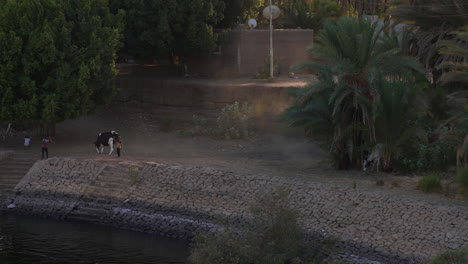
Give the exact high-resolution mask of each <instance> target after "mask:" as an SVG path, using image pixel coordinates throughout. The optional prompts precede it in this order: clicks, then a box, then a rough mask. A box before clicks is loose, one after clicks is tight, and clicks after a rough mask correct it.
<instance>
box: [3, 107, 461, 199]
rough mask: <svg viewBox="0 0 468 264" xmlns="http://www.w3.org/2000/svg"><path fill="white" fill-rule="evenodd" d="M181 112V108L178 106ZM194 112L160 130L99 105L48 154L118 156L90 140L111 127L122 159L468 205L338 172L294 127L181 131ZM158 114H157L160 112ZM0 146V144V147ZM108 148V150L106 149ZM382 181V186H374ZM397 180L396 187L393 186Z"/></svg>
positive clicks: (61, 131)
mask: <svg viewBox="0 0 468 264" xmlns="http://www.w3.org/2000/svg"><path fill="white" fill-rule="evenodd" d="M179 111H180V110H179ZM196 113H197V111H193V110H191V111H184V113H181V114H180V116H181V117H182V118H180V116H179V119H178V120H179V121H178V122H180V124H178V125H179V127H175V128H174V131H172V132H170V133H164V132H161V131H160V129H159V126H160V121H159V120H160V119H159V117H160V114H161V111H160V109H153V110H149V111H148V110H145V111H144V110H142V109H141V108H140V107H139V106H137V105H133V106H131V105H114V106H112V107H109V108H103V109H100V110H99V111H98V112H97V114H94V115H91V116H88V117H82V118H79V119H76V120H70V121H66V122H63V123H61V124H59V125H58V126H57V137H56V138H55V141H54V143H52V144H51V145H50V147H49V148H50V150H49V152H50V156H58V157H80V158H85V159H106V160H108V159H117V156H116V154H115V152H114V155H112V156H108V155H98V154H96V151H95V149H94V146H93V144H92V142H94V141H95V139H96V137H97V134H98V133H100V132H103V131H110V130H115V131H117V132H118V133H119V134H120V135H122V141H123V146H124V149H123V151H122V157H121V158H120V159H123V160H128V161H142V160H147V161H154V162H161V163H169V164H186V165H190V166H210V167H216V168H220V169H224V170H230V171H236V172H240V173H250V174H266V175H276V176H282V177H298V178H301V179H304V178H305V179H308V180H310V181H316V182H321V183H327V184H330V185H333V186H347V187H350V188H354V187H355V188H356V189H359V190H362V191H363V192H391V193H392V194H394V195H396V196H404V197H408V199H412V200H414V201H415V202H418V201H429V202H431V203H436V204H442V205H445V204H458V205H468V202H467V201H458V200H454V199H451V198H447V197H444V195H443V194H430V195H429V194H423V193H420V192H419V191H417V190H415V188H416V185H417V181H418V179H419V177H409V176H395V175H390V174H379V175H376V174H372V175H366V174H364V173H363V172H361V171H336V170H334V169H332V168H331V167H330V166H329V164H330V163H329V162H328V161H327V160H326V158H327V155H326V153H325V152H324V151H323V150H321V149H320V148H319V147H318V146H317V145H316V144H315V143H313V142H310V141H309V140H308V139H307V138H305V137H303V136H302V135H301V132H300V131H299V130H292V129H289V128H285V127H282V126H281V125H278V124H277V125H275V126H272V127H271V128H270V130H269V131H266V132H263V133H262V134H261V135H258V136H257V137H254V138H252V139H249V140H232V141H226V140H218V139H212V138H208V137H191V136H186V135H180V134H179V133H177V131H176V130H177V129H178V128H181V127H183V121H180V120H184V116H185V120H190V116H191V115H192V114H196ZM158 114H159V115H158ZM21 141H22V139H16V140H15V141H12V142H9V143H10V144H9V145H10V148H11V147H13V148H14V149H16V150H17V151H24V150H22V147H21V144H22V143H21ZM39 141H40V139H38V138H33V139H32V148H31V149H30V150H27V151H37V157H38V159H39V158H40V148H39ZM0 148H1V147H0ZM106 151H108V149H107V148H106ZM378 179H382V180H384V181H385V186H376V181H377V180H378ZM392 183H397V184H398V185H399V186H398V187H392V186H391V185H392Z"/></svg>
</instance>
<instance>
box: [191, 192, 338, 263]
mask: <svg viewBox="0 0 468 264" xmlns="http://www.w3.org/2000/svg"><path fill="white" fill-rule="evenodd" d="M287 195H288V192H287V191H286V190H284V189H280V190H277V191H275V192H271V193H268V194H266V195H264V196H263V197H261V198H260V199H259V200H258V201H257V202H256V204H255V205H253V206H252V208H251V213H252V216H253V219H252V221H251V222H250V223H249V224H248V225H245V226H244V227H243V228H241V230H240V232H239V230H237V231H234V228H227V229H226V230H225V231H222V232H220V233H218V234H214V235H207V234H204V235H198V236H197V237H196V238H195V242H194V245H193V248H192V252H191V255H190V261H191V262H193V263H195V264H198V263H200V264H201V263H203V264H205V263H228V264H229V263H246V264H247V263H256V264H285V263H320V261H322V260H324V259H325V258H327V256H329V254H331V251H332V249H333V247H334V243H333V242H332V241H331V240H326V241H324V242H322V243H317V244H314V245H311V244H308V243H307V242H306V240H305V239H304V237H303V230H302V229H301V227H300V226H299V223H298V219H297V211H296V210H294V209H292V208H290V207H289V206H288V205H287V199H286V197H287Z"/></svg>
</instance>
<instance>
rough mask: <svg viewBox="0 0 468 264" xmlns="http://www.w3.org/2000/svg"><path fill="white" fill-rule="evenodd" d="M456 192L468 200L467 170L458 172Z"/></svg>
mask: <svg viewBox="0 0 468 264" xmlns="http://www.w3.org/2000/svg"><path fill="white" fill-rule="evenodd" d="M457 192H458V195H459V197H461V198H462V199H468V169H460V170H459V171H458V175H457ZM467 263H468V262H467Z"/></svg>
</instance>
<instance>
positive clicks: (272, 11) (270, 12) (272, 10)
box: [263, 0, 281, 78]
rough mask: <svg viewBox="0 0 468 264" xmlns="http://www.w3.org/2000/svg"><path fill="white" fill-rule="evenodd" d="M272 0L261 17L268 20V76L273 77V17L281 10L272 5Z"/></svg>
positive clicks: (277, 15)
mask: <svg viewBox="0 0 468 264" xmlns="http://www.w3.org/2000/svg"><path fill="white" fill-rule="evenodd" d="M272 2H273V1H272V0H270V4H269V5H268V6H267V7H265V9H264V10H263V17H265V18H266V19H269V20H270V78H273V77H274V76H273V70H274V67H273V66H274V65H273V64H274V61H273V19H276V18H278V17H279V15H280V14H281V10H280V9H279V8H278V7H277V6H275V5H273V3H272Z"/></svg>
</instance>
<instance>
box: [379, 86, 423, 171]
mask: <svg viewBox="0 0 468 264" xmlns="http://www.w3.org/2000/svg"><path fill="white" fill-rule="evenodd" d="M376 86H377V91H378V93H379V103H378V104H377V105H376V107H377V109H376V111H375V112H376V121H375V123H376V125H375V126H376V135H377V141H378V142H379V143H382V144H383V149H382V152H383V161H384V169H385V170H390V168H391V167H392V162H393V159H395V158H398V157H401V156H402V154H403V153H401V150H402V145H403V144H405V143H406V142H408V140H409V139H411V138H413V137H415V136H416V137H419V138H420V139H424V137H425V136H426V134H425V131H424V130H423V129H422V128H421V127H419V126H417V125H416V122H414V121H416V120H417V119H418V117H420V116H422V115H424V114H425V112H426V109H427V106H426V102H425V100H424V96H423V95H422V92H421V88H422V87H419V86H418V85H415V84H412V83H409V82H407V81H400V80H397V81H388V80H385V79H384V78H381V79H380V80H379V81H377V82H376ZM409 86H411V87H412V88H411V89H408V87H409ZM420 86H421V85H420Z"/></svg>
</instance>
